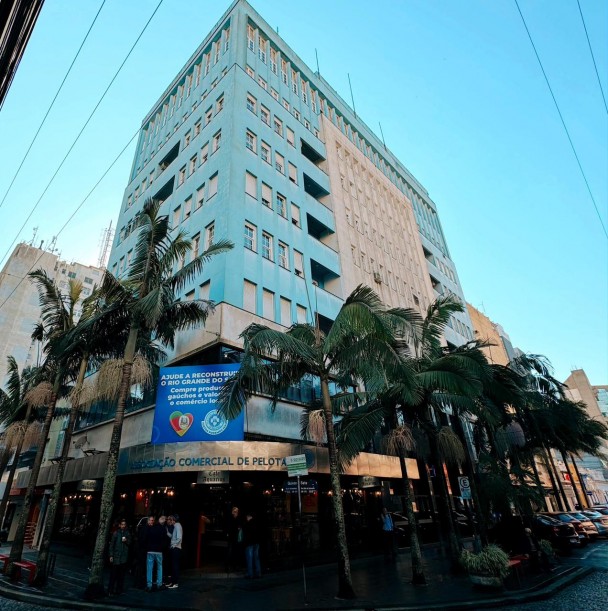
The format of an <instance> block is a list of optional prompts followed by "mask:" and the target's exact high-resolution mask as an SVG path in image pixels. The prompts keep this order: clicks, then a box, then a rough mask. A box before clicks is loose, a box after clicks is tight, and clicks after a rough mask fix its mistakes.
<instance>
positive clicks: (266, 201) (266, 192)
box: [262, 182, 272, 209]
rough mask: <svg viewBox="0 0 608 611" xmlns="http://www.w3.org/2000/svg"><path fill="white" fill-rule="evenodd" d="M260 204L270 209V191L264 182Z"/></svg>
mask: <svg viewBox="0 0 608 611" xmlns="http://www.w3.org/2000/svg"><path fill="white" fill-rule="evenodd" d="M262 203H263V204H264V206H266V207H267V208H271V209H272V189H271V188H270V187H269V186H268V185H267V184H266V183H264V182H263V183H262Z"/></svg>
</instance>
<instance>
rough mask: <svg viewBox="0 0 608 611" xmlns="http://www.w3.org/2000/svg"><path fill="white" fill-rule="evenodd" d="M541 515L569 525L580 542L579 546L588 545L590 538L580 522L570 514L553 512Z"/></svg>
mask: <svg viewBox="0 0 608 611" xmlns="http://www.w3.org/2000/svg"><path fill="white" fill-rule="evenodd" d="M541 515H548V516H549V517H551V518H555V519H556V520H559V521H560V522H564V523H566V524H570V525H571V526H573V527H574V530H575V531H576V534H577V535H578V538H579V540H580V543H581V545H587V544H588V543H589V540H590V537H589V535H588V534H587V532H586V530H585V529H584V528H583V525H582V524H581V521H580V520H577V519H576V518H575V517H573V516H571V515H570V513H568V512H566V511H555V512H552V513H544V514H541Z"/></svg>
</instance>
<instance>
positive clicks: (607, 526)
mask: <svg viewBox="0 0 608 611" xmlns="http://www.w3.org/2000/svg"><path fill="white" fill-rule="evenodd" d="M605 511H606V513H602V512H601V511H599V510H594V509H588V510H586V511H583V512H581V513H583V514H584V515H585V516H587V518H589V519H590V520H591V521H592V522H593V524H594V526H595V527H596V528H597V532H598V533H599V534H600V535H601V536H603V537H606V536H608V509H606V510H605Z"/></svg>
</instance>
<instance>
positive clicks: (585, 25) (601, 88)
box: [576, 0, 608, 114]
mask: <svg viewBox="0 0 608 611" xmlns="http://www.w3.org/2000/svg"><path fill="white" fill-rule="evenodd" d="M576 3H577V4H578V12H579V13H580V14H581V21H582V22H583V28H584V30H585V36H586V37H587V44H588V45H589V53H591V59H592V60H593V67H594V68H595V76H596V77H597V83H598V85H599V86H600V91H601V92H602V100H604V108H605V109H606V114H608V104H606V96H605V95H604V88H603V87H602V80H601V79H600V73H599V72H598V71H597V64H596V63H595V55H594V54H593V49H592V47H591V41H590V40H589V32H587V24H586V23H585V18H584V17H583V9H582V8H581V3H580V1H579V0H576Z"/></svg>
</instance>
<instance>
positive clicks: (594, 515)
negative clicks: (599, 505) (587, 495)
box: [585, 511, 603, 518]
mask: <svg viewBox="0 0 608 611" xmlns="http://www.w3.org/2000/svg"><path fill="white" fill-rule="evenodd" d="M585 515H586V516H589V517H590V518H601V517H603V516H602V514H601V513H600V512H599V511H585Z"/></svg>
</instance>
